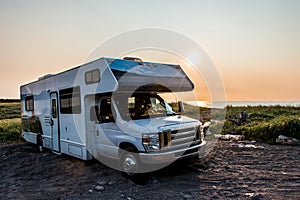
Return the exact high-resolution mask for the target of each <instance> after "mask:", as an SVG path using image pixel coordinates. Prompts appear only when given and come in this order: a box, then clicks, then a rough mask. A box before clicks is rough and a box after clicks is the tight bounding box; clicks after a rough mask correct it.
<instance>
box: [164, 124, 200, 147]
mask: <svg viewBox="0 0 300 200" xmlns="http://www.w3.org/2000/svg"><path fill="white" fill-rule="evenodd" d="M199 134H200V132H199V127H198V126H197V127H189V128H182V129H177V130H167V131H163V132H161V133H160V137H159V141H160V147H161V150H166V151H169V150H179V149H184V148H188V147H190V146H193V145H196V144H199V142H200V140H199V136H198V135H199Z"/></svg>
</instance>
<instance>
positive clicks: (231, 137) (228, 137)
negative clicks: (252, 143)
mask: <svg viewBox="0 0 300 200" xmlns="http://www.w3.org/2000/svg"><path fill="white" fill-rule="evenodd" d="M215 137H216V138H219V139H221V140H230V141H241V140H244V139H245V136H244V135H231V134H226V135H215Z"/></svg>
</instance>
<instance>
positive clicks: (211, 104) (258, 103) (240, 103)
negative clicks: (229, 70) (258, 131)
mask: <svg viewBox="0 0 300 200" xmlns="http://www.w3.org/2000/svg"><path fill="white" fill-rule="evenodd" d="M187 103H188V104H191V105H194V106H202V107H209V108H224V107H226V106H228V105H230V106H233V107H235V106H277V105H280V106H294V107H300V101H225V102H223V101H214V102H207V101H188V102H187Z"/></svg>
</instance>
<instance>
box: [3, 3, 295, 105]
mask: <svg viewBox="0 0 300 200" xmlns="http://www.w3.org/2000/svg"><path fill="white" fill-rule="evenodd" d="M299 10H300V1H298V0H251V1H250V0H226V1H223V0H189V1H179V0H170V1H169V0H164V1H158V0H152V1H146V0H123V1H116V0H110V1H101V0H98V1H96V0H95V1H79V0H72V1H71V0H70V1H56V0H53V1H39V0H26V1H19V0H0V30H1V32H0V34H1V35H0V36H1V37H0V44H1V46H0V72H1V73H0V98H19V87H20V85H22V84H25V83H28V82H31V81H34V80H36V79H37V78H38V77H40V76H42V75H45V74H49V73H57V72H61V71H64V70H67V69H69V68H72V67H74V66H78V65H80V64H82V63H84V62H85V61H86V59H87V57H88V56H89V55H90V54H91V52H93V50H95V49H96V48H97V47H98V46H99V45H100V44H102V43H103V42H104V41H107V40H108V39H110V38H112V37H113V36H115V35H118V34H120V33H123V32H127V31H131V30H135V29H141V28H149V27H150V28H151V27H155V28H161V29H167V30H172V31H175V32H178V33H180V34H182V35H185V36H186V37H188V38H190V39H191V40H193V41H194V42H195V43H197V44H198V45H200V46H201V47H202V48H203V49H204V50H205V52H206V53H207V55H208V56H209V57H210V59H211V60H212V62H213V63H214V64H215V66H216V68H217V70H218V72H219V75H220V77H221V79H222V81H223V85H224V88H225V94H226V100H227V101H298V100H300V92H299V89H300V78H299V77H298V76H299V74H300V73H299V72H300V56H299V54H300V37H299V35H300V23H299V21H300V12H299ZM133 42H134V41H133ZM174 43H176V41H174ZM135 55H140V54H139V53H136V54H135ZM141 55H144V56H145V57H143V59H146V60H147V59H149V58H150V59H153V61H157V62H160V61H170V62H172V63H173V62H174V60H172V56H170V57H168V55H167V54H166V57H165V58H162V55H163V54H162V55H160V56H159V53H157V52H156V55H157V56H156V57H155V56H150V57H149V56H147V55H146V54H141ZM153 55H154V54H153ZM101 56H109V55H100V57H101ZM150 61H151V60H150ZM202 78H203V79H204V83H205V77H202ZM202 82H203V81H202ZM204 85H205V84H204ZM204 88H205V87H204ZM203 90H205V89H203ZM206 90H207V88H206ZM209 92H210V91H200V90H199V93H201V94H203V95H200V96H199V98H201V99H203V100H206V99H208V98H209V97H207V96H206V94H209ZM201 99H199V100H201Z"/></svg>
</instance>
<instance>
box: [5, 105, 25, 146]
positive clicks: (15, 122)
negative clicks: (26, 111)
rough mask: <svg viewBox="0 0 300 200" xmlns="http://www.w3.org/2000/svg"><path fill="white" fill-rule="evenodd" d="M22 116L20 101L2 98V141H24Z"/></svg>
mask: <svg viewBox="0 0 300 200" xmlns="http://www.w3.org/2000/svg"><path fill="white" fill-rule="evenodd" d="M20 117H21V103H20V101H17V100H12V101H10V100H0V143H4V142H19V141H23V138H22V136H21V118H20Z"/></svg>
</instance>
